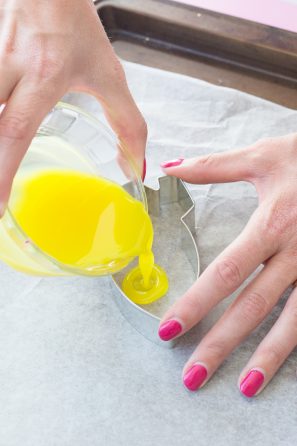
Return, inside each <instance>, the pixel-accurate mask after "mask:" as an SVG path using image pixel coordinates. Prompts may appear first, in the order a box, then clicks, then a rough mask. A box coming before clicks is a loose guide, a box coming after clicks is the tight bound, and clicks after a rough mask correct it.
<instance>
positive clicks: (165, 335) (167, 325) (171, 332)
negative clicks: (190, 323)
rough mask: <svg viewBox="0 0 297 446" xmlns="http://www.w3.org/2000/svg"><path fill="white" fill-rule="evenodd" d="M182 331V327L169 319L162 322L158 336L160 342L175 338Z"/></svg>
mask: <svg viewBox="0 0 297 446" xmlns="http://www.w3.org/2000/svg"><path fill="white" fill-rule="evenodd" d="M181 331H182V326H181V324H180V323H179V322H177V321H175V320H173V319H171V320H169V321H166V322H164V323H163V324H162V325H161V326H160V328H159V336H160V338H161V339H162V341H170V339H172V338H174V337H175V336H177V335H178V334H179V333H180V332H181Z"/></svg>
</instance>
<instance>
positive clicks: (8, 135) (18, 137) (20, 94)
mask: <svg viewBox="0 0 297 446" xmlns="http://www.w3.org/2000/svg"><path fill="white" fill-rule="evenodd" d="M44 87H45V86H43V88H42V89H38V88H37V87H36V86H35V85H33V84H32V83H29V82H27V83H26V82H25V81H21V82H20V83H19V84H18V85H17V86H16V88H15V89H14V91H13V92H12V94H11V96H10V98H9V100H8V102H7V104H6V106H5V108H4V110H3V111H2V113H1V115H0V215H2V214H3V212H4V210H5V206H6V203H7V201H8V197H9V194H10V189H11V184H12V181H13V177H14V175H15V173H16V171H17V168H18V166H19V164H20V162H21V160H22V158H23V156H24V154H25V152H26V150H27V149H28V147H29V145H30V142H31V140H32V138H33V137H34V135H35V133H36V131H37V129H38V127H39V125H40V123H41V122H42V120H43V118H44V117H45V115H46V114H47V112H48V111H49V110H50V109H51V108H52V107H53V106H54V105H55V103H56V102H57V100H58V98H59V96H60V94H59V88H55V93H54V94H53V92H52V91H51V90H50V89H47V88H44Z"/></svg>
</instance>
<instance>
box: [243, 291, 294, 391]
mask: <svg viewBox="0 0 297 446" xmlns="http://www.w3.org/2000/svg"><path fill="white" fill-rule="evenodd" d="M296 345H297V290H296V289H294V291H293V292H292V294H291V296H290V298H289V299H288V301H287V303H286V305H285V308H284V310H283V311H282V313H281V315H280V317H279V319H278V320H277V322H276V323H275V324H274V326H273V327H272V329H271V330H270V331H269V333H268V334H267V336H266V337H265V338H264V340H263V341H262V342H261V344H260V345H259V347H258V348H257V350H256V352H255V353H254V354H253V356H252V357H251V359H250V361H249V362H248V364H247V366H246V367H245V368H244V370H243V371H242V373H241V374H240V377H239V381H238V385H239V388H240V391H241V393H242V394H243V395H245V396H247V397H249V398H250V397H253V396H255V395H258V394H259V393H260V392H261V391H262V390H263V389H264V387H266V385H267V384H268V383H269V381H270V380H271V379H272V378H273V376H274V375H275V373H276V372H277V370H278V369H279V368H280V366H281V365H282V364H283V363H284V361H285V360H286V358H287V357H288V356H289V355H290V353H291V352H292V351H293V350H294V348H295V347H296Z"/></svg>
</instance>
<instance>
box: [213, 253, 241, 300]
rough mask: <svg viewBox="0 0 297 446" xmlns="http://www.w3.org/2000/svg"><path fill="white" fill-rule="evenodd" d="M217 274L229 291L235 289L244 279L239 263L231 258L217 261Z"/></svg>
mask: <svg viewBox="0 0 297 446" xmlns="http://www.w3.org/2000/svg"><path fill="white" fill-rule="evenodd" d="M216 275H217V277H218V279H219V281H220V282H221V283H222V284H223V286H224V287H225V289H226V291H227V292H231V291H233V290H234V288H237V287H238V286H239V284H240V283H241V281H242V279H241V274H240V270H239V267H238V265H237V263H236V262H235V261H234V260H233V259H230V258H225V259H224V260H221V261H219V262H218V263H217V265H216Z"/></svg>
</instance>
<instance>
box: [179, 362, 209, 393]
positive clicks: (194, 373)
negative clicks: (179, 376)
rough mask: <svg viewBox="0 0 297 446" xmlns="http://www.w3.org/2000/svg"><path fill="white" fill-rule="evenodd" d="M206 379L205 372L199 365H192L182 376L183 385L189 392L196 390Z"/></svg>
mask: <svg viewBox="0 0 297 446" xmlns="http://www.w3.org/2000/svg"><path fill="white" fill-rule="evenodd" d="M206 377H207V370H206V368H205V367H204V366H203V365H201V364H194V365H193V366H192V367H191V368H190V369H189V370H188V371H187V373H186V374H185V375H184V377H183V381H184V385H185V386H186V388H187V389H189V390H192V391H194V390H198V389H199V387H201V386H202V384H203V383H204V381H205V379H206Z"/></svg>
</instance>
